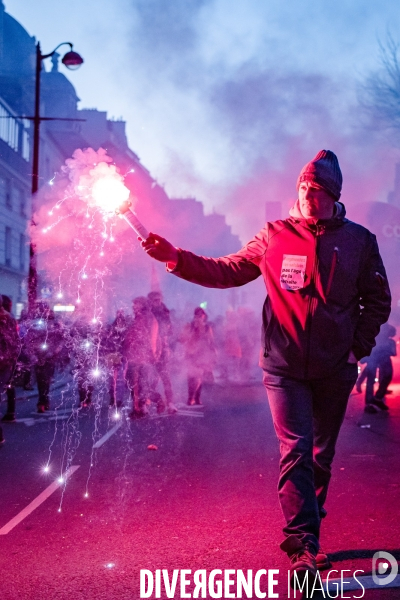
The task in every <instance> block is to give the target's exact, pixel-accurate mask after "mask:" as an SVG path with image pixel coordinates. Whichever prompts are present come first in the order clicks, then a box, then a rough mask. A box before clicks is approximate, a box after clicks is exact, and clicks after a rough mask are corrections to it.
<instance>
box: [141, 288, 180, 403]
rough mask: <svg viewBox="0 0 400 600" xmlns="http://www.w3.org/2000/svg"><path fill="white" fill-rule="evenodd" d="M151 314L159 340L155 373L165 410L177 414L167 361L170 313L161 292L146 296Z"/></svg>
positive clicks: (169, 352)
mask: <svg viewBox="0 0 400 600" xmlns="http://www.w3.org/2000/svg"><path fill="white" fill-rule="evenodd" d="M147 299H148V301H149V305H150V309H151V312H152V313H153V315H154V317H155V318H156V320H157V323H158V336H159V340H160V345H161V347H160V353H159V355H157V360H156V362H155V364H154V367H155V370H156V373H157V374H158V376H159V378H160V379H161V381H162V384H163V387H164V395H165V401H166V404H167V410H168V412H169V413H170V414H173V413H175V412H177V408H176V406H175V404H174V394H173V391H172V384H171V377H170V374H169V364H168V363H169V359H170V356H171V338H172V325H171V318H170V311H169V310H168V308H167V307H166V306H165V304H164V303H163V301H162V300H163V297H162V294H161V292H150V293H149V294H147Z"/></svg>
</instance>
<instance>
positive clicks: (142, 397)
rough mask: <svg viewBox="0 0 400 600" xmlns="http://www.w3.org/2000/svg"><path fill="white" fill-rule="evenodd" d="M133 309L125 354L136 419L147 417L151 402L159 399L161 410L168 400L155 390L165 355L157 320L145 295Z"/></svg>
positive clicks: (137, 299) (132, 415)
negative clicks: (157, 369) (160, 361)
mask: <svg viewBox="0 0 400 600" xmlns="http://www.w3.org/2000/svg"><path fill="white" fill-rule="evenodd" d="M132 308H133V313H134V319H133V321H132V323H131V324H130V325H129V327H128V329H127V332H126V336H125V341H124V356H125V358H126V360H127V368H126V381H127V384H128V387H129V389H130V391H131V397H132V413H131V418H134V419H135V418H140V417H144V416H146V414H147V407H146V403H147V401H149V402H155V403H156V404H157V411H158V412H160V413H161V412H163V411H164V410H165V403H164V402H163V400H162V398H161V395H160V394H159V393H158V392H156V391H155V387H156V385H157V377H156V372H155V364H156V362H157V360H158V359H159V357H160V354H161V343H160V338H159V326H158V322H157V319H156V318H155V317H154V315H153V313H152V311H151V308H150V304H149V301H148V299H147V298H145V297H144V296H139V297H138V298H134V300H133V302H132Z"/></svg>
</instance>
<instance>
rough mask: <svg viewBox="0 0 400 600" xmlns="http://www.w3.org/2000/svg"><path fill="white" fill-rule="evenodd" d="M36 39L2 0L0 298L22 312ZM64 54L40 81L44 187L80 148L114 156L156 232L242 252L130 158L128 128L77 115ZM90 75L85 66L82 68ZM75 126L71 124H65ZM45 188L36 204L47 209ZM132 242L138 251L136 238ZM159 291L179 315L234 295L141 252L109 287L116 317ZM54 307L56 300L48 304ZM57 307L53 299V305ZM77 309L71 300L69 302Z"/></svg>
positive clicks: (91, 113) (221, 221)
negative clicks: (201, 284)
mask: <svg viewBox="0 0 400 600" xmlns="http://www.w3.org/2000/svg"><path fill="white" fill-rule="evenodd" d="M35 43H36V40H35V38H33V37H31V36H29V34H28V33H27V32H26V30H25V29H24V28H23V27H22V26H21V24H20V23H18V22H17V21H16V20H15V19H13V17H11V16H10V15H9V14H8V13H6V12H5V9H4V5H3V3H2V0H0V59H1V60H0V117H4V118H0V293H3V294H7V295H9V296H10V297H11V298H12V300H13V302H14V304H15V303H19V304H20V306H22V304H25V303H26V301H27V294H26V287H27V286H26V276H27V272H28V263H29V245H28V244H29V239H28V236H27V227H28V224H29V221H30V217H31V202H30V189H31V146H32V123H31V121H30V120H29V119H27V118H25V119H22V118H21V117H22V116H25V117H31V116H32V115H33V109H34V82H35V81H34V80H35ZM58 63H59V55H58V54H55V55H54V56H53V57H52V64H51V66H50V65H49V66H50V69H49V70H48V71H47V70H45V69H43V70H42V73H41V103H40V114H41V116H42V117H50V118H51V119H54V120H51V121H42V123H41V128H40V152H39V159H40V168H39V171H40V172H39V187H40V188H43V186H46V185H48V184H49V182H51V180H52V178H53V177H54V175H55V173H57V172H58V171H59V170H60V167H61V166H62V165H63V163H64V162H65V160H66V159H67V158H69V157H71V156H72V153H73V152H74V150H76V149H78V148H88V147H91V148H94V149H95V150H98V149H99V148H100V147H101V148H104V149H106V150H107V152H108V154H109V155H110V156H111V157H112V158H113V159H114V161H115V163H116V165H117V166H118V167H119V169H120V172H122V173H128V172H129V176H128V177H127V178H126V181H125V183H126V185H127V187H129V188H130V189H131V191H132V194H133V195H134V196H135V198H136V199H137V202H136V207H135V208H136V210H137V212H138V214H139V216H140V217H141V218H142V219H143V220H144V222H145V223H147V226H148V227H149V228H150V229H152V230H153V231H157V232H160V233H161V234H162V235H165V236H166V237H169V238H170V239H171V241H173V242H174V243H175V244H176V245H181V246H183V247H188V248H190V249H191V250H193V251H194V252H197V253H201V254H206V255H210V256H218V255H222V254H227V253H231V252H235V251H236V250H237V249H238V248H239V247H240V241H239V238H238V237H237V236H234V235H233V234H232V233H231V230H230V227H228V226H227V224H226V222H225V218H224V217H223V216H222V215H218V214H211V215H205V214H204V209H203V205H202V204H201V203H200V202H198V201H196V200H195V199H194V198H186V199H171V198H169V197H168V196H167V194H166V192H165V190H164V189H163V188H162V187H161V186H160V185H158V183H157V182H156V181H155V180H154V178H153V177H152V176H151V174H150V173H149V171H148V170H147V169H146V168H145V166H144V165H142V163H141V161H140V159H139V157H138V156H137V154H135V152H134V151H132V150H131V149H130V148H129V146H128V142H127V138H126V134H125V122H124V121H122V120H110V119H108V117H107V113H106V112H103V111H98V110H96V109H82V110H79V108H78V102H79V98H78V96H77V94H76V91H75V88H74V86H73V85H72V84H71V82H70V81H69V80H68V79H67V77H66V76H65V75H64V74H63V73H61V72H60V71H59V64H58ZM83 68H85V66H84V67H83ZM62 119H68V120H62ZM40 197H41V195H40V190H39V194H38V196H37V198H36V200H35V205H37V204H38V203H40ZM126 235H130V236H131V237H132V244H135V243H137V242H136V240H135V238H134V236H133V235H132V232H126ZM45 277H46V276H45V265H43V264H41V263H40V257H39V286H38V287H39V290H38V293H39V296H40V294H41V291H42V288H43V289H45V290H46V295H47V296H48V287H47V286H46V283H45ZM155 281H156V282H157V286H159V287H161V289H162V291H163V292H164V295H165V297H166V300H167V302H168V301H170V302H172V301H174V303H175V305H177V307H179V308H180V309H183V308H185V307H186V308H187V307H189V308H191V307H194V306H196V305H198V304H199V303H200V302H202V303H206V304H207V305H208V306H210V308H211V307H212V306H214V312H215V313H216V312H221V311H223V310H224V309H225V308H226V307H227V305H229V303H230V300H229V298H230V296H229V294H228V293H224V291H220V290H208V289H204V288H198V287H196V286H191V285H190V284H187V283H186V282H183V281H181V280H179V279H177V278H175V277H172V276H170V275H168V274H167V273H166V272H165V268H164V266H163V265H161V264H154V262H153V261H150V260H149V259H148V257H147V256H146V255H145V254H144V253H143V252H141V251H140V250H139V251H138V252H136V253H135V260H134V261H132V259H131V257H127V258H126V260H124V261H123V264H122V265H119V268H118V271H117V272H116V275H115V280H114V282H113V285H112V286H111V289H110V298H109V306H108V307H107V309H106V312H107V313H108V314H109V315H111V314H112V313H114V312H115V310H116V309H117V308H120V307H121V306H123V307H126V306H129V307H130V302H131V299H132V297H134V296H137V295H145V294H147V293H148V292H149V291H150V289H151V287H152V286H153V287H154V285H155V283H154V282H155ZM50 300H51V299H50ZM53 300H54V299H53ZM71 301H72V299H71Z"/></svg>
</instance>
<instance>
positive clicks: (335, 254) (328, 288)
mask: <svg viewBox="0 0 400 600" xmlns="http://www.w3.org/2000/svg"><path fill="white" fill-rule="evenodd" d="M338 257H339V248H338V247H337V246H335V247H334V249H333V256H332V263H331V270H330V271H329V277H328V284H327V286H326V291H325V299H326V298H327V297H328V296H329V292H330V291H331V287H332V281H333V276H334V274H335V269H336V265H337V263H338V262H339V261H338Z"/></svg>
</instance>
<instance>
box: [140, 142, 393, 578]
mask: <svg viewBox="0 0 400 600" xmlns="http://www.w3.org/2000/svg"><path fill="white" fill-rule="evenodd" d="M341 188H342V174H341V171H340V167H339V163H338V160H337V157H336V155H335V154H334V153H333V152H331V151H330V150H328V151H326V150H321V151H320V152H319V153H318V154H317V155H316V156H315V158H314V159H313V160H312V161H311V162H310V163H308V164H306V165H305V166H304V167H303V169H302V171H301V173H300V175H299V177H298V180H297V190H298V200H297V201H296V203H295V205H294V206H293V208H292V209H291V210H290V213H289V218H287V219H284V220H280V221H274V222H271V223H266V225H265V226H264V227H263V229H261V231H260V232H259V233H258V234H257V235H256V236H255V237H254V238H253V239H252V240H251V241H250V242H248V243H247V244H246V245H245V246H244V247H243V248H242V249H241V250H240V251H239V252H237V253H236V254H231V255H229V256H224V257H222V258H205V257H201V256H196V255H195V254H193V253H191V252H188V251H185V250H181V249H179V248H175V247H174V246H173V245H172V244H170V243H169V242H168V241H167V240H165V239H164V238H162V237H160V236H158V235H156V234H150V235H149V237H148V239H147V240H145V241H143V242H142V246H143V248H144V249H145V250H146V252H147V253H148V254H149V255H150V256H152V257H154V258H156V259H157V260H159V261H162V262H165V263H167V268H168V270H169V271H170V272H172V273H174V274H175V275H177V276H178V277H182V278H183V279H186V280H188V281H192V282H193V283H197V284H200V285H204V286H207V287H215V288H229V287H234V286H241V285H244V284H246V283H248V282H250V281H252V280H254V279H256V278H257V277H259V276H260V275H263V277H264V281H265V284H266V288H267V291H268V296H267V298H266V301H265V304H264V309H263V348H262V353H261V361H260V364H261V366H262V368H263V370H264V384H265V387H266V389H267V394H268V401H269V404H270V408H271V412H272V417H273V421H274V426H275V430H276V433H277V436H278V438H279V441H280V451H281V461H280V476H279V485H278V490H279V499H280V503H281V507H282V510H283V514H284V517H285V520H286V525H285V527H284V535H285V540H284V542H283V543H282V544H281V548H282V550H284V551H285V552H287V554H288V556H289V558H290V561H291V567H290V568H291V573H292V581H293V577H294V571H297V575H298V577H299V579H304V578H305V577H306V574H308V573H310V574H311V575H312V576H313V575H315V573H316V568H317V566H318V567H319V568H320V569H321V568H327V567H329V560H328V557H327V555H326V554H324V553H323V552H322V551H321V550H320V549H319V535H320V525H321V518H322V517H323V516H325V514H326V511H325V509H324V504H325V500H326V495H327V491H328V485H329V480H330V477H331V465H332V460H333V457H334V453H335V445H336V440H337V437H338V434H339V430H340V427H341V424H342V422H343V419H344V415H345V411H346V406H347V401H348V397H349V394H350V392H351V389H352V388H353V386H354V383H355V381H356V379H357V360H360V359H361V358H362V357H364V356H368V355H369V354H370V353H371V350H372V348H373V346H374V345H375V337H376V335H377V334H378V331H379V328H380V326H381V325H382V323H385V321H387V319H388V317H389V314H390V301H391V299H390V291H389V287H388V283H387V278H386V273H385V269H384V267H383V264H382V260H381V257H380V255H379V250H378V246H377V243H376V239H375V236H374V235H373V234H371V233H370V232H369V231H368V230H367V229H365V228H364V227H362V226H361V225H358V224H356V223H353V222H351V221H349V220H348V219H346V218H345V214H346V212H345V208H344V206H343V204H342V203H340V202H339V201H338V200H339V198H340V194H341Z"/></svg>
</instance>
